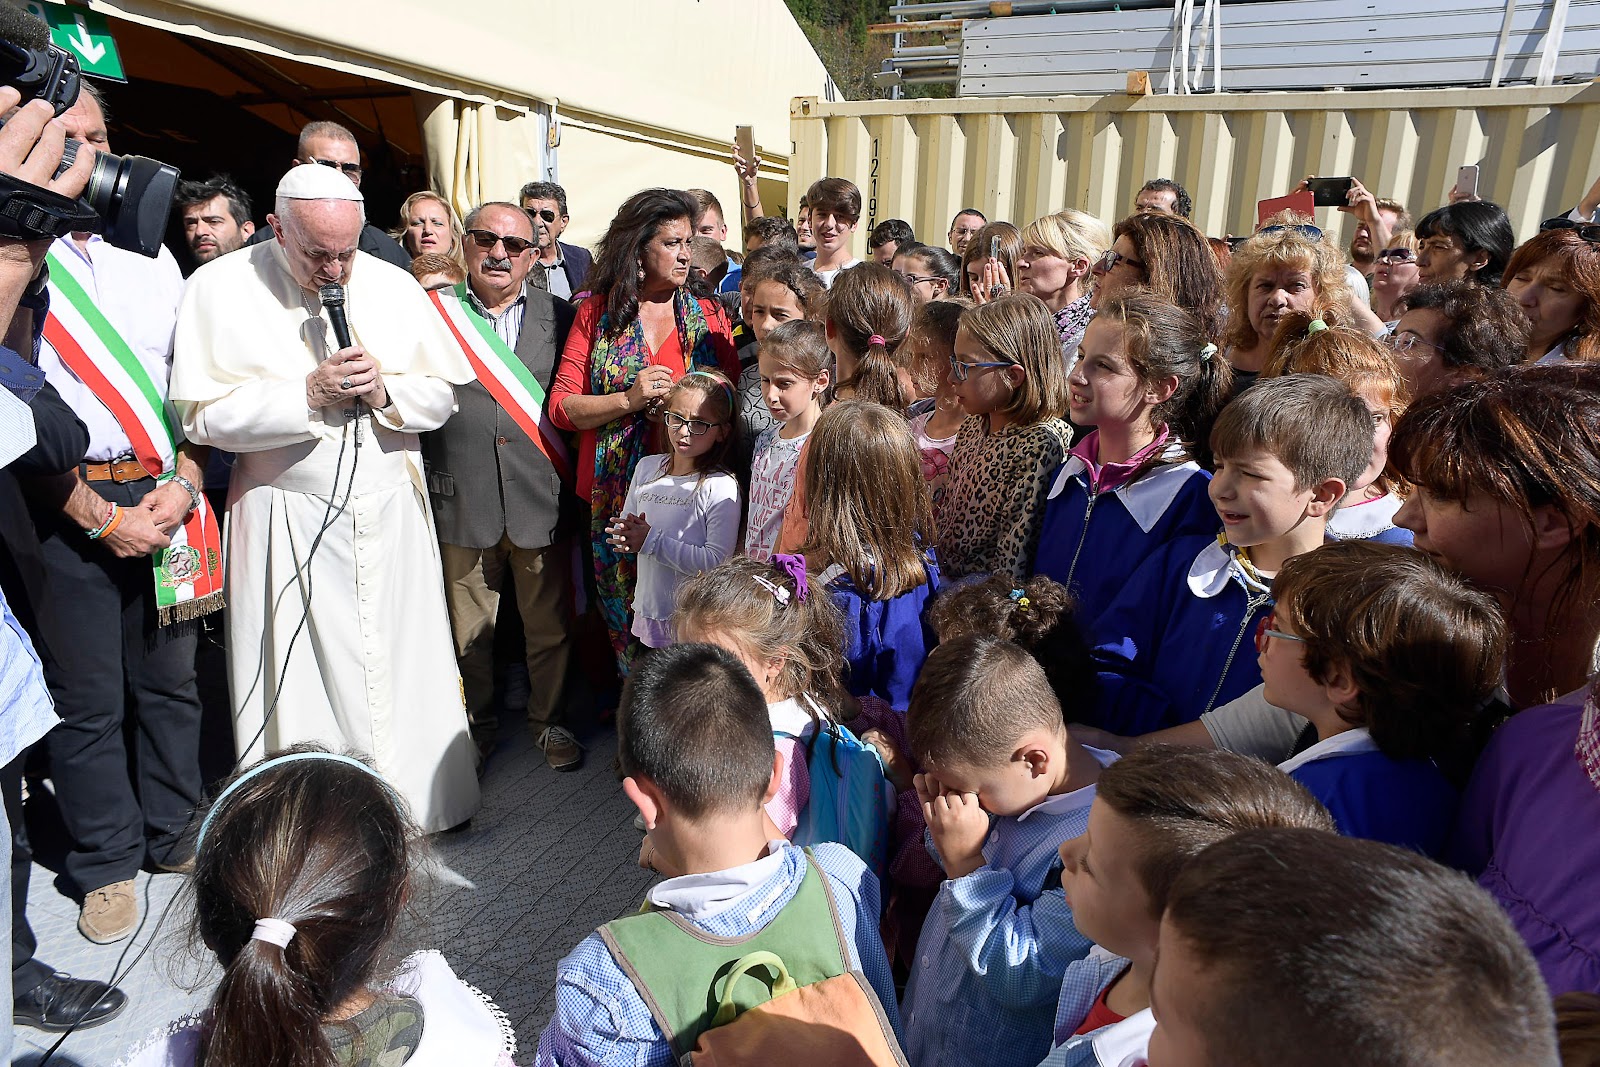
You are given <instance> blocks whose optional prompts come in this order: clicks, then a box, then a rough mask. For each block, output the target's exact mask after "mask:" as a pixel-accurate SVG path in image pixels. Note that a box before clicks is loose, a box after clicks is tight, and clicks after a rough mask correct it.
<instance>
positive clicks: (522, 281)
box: [422, 202, 583, 770]
mask: <svg viewBox="0 0 1600 1067" xmlns="http://www.w3.org/2000/svg"><path fill="white" fill-rule="evenodd" d="M465 230H466V238H465V240H464V241H463V242H462V250H463V253H464V255H465V258H466V262H467V299H466V304H467V306H468V307H469V308H471V310H472V311H473V312H474V313H476V314H477V315H479V316H480V317H482V318H483V319H484V320H486V321H487V322H488V323H489V325H490V326H491V327H492V328H493V330H494V332H495V335H496V336H498V337H499V338H500V340H501V341H503V342H505V345H506V347H507V348H509V349H511V351H512V352H514V353H515V354H516V356H517V358H518V359H520V360H521V361H522V363H523V365H524V366H525V367H527V368H528V371H529V372H530V373H531V374H532V375H533V376H534V378H536V379H537V380H538V382H539V386H540V387H541V388H542V389H543V390H544V391H545V393H546V394H548V393H549V391H550V386H551V382H552V379H553V378H554V377H555V368H556V363H557V361H558V360H559V359H560V356H561V349H562V347H563V346H565V344H566V341H567V331H568V330H569V329H570V328H571V326H572V320H573V318H574V317H575V315H576V312H575V311H574V309H573V307H572V305H571V304H569V303H567V302H566V301H565V300H560V299H557V298H556V297H554V296H552V295H551V294H550V293H549V292H548V291H547V290H546V289H545V272H544V271H543V270H537V269H535V264H536V263H537V262H538V257H537V253H536V251H535V248H536V245H537V241H538V238H537V237H536V236H535V232H534V223H533V218H532V217H531V216H530V215H529V214H528V212H527V211H525V210H523V209H522V208H521V207H519V206H518V205H516V204H510V203H504V202H495V203H488V204H483V205H480V206H479V207H477V208H475V209H474V210H473V211H472V212H471V213H470V214H469V215H468V216H467V218H466V223H465ZM456 404H457V410H456V414H455V415H454V416H453V417H452V418H451V419H450V421H449V422H447V423H445V424H444V426H442V427H441V428H439V429H437V430H434V431H433V432H432V433H429V434H425V435H424V436H423V440H422V451H423V456H424V457H425V458H426V460H427V464H428V490H429V495H430V497H431V498H432V500H433V514H434V525H435V527H436V529H437V530H438V534H439V555H440V559H441V560H442V562H443V564H444V585H445V600H446V602H447V603H448V604H449V607H450V626H451V630H452V631H453V635H454V638H455V646H456V662H457V665H458V667H459V668H460V670H461V681H462V687H463V690H464V693H465V695H466V701H467V718H468V721H469V722H470V723H471V724H472V732H473V735H474V738H475V739H476V741H477V743H478V746H479V749H480V751H485V752H486V751H487V750H488V748H489V747H490V746H491V745H492V744H493V741H494V737H495V734H496V732H497V731H498V729H499V717H498V715H497V708H496V707H495V700H494V688H495V686H494V629H495V619H496V616H497V615H498V613H499V607H500V591H501V589H502V588H503V587H504V586H505V584H506V580H507V578H508V577H509V579H510V585H511V588H512V591H514V592H515V595H516V603H517V608H518V611H519V613H520V614H521V616H522V628H523V631H524V634H525V639H526V646H525V652H526V661H527V666H528V689H529V695H528V703H527V709H526V710H527V715H528V725H529V726H530V727H531V728H532V730H533V733H534V738H535V740H536V741H537V742H538V744H539V746H540V747H541V748H543V749H544V754H545V760H546V761H547V762H548V763H549V764H550V766H552V767H554V768H555V769H556V770H574V769H576V768H577V767H578V765H579V764H580V763H581V762H582V761H583V751H582V749H581V748H579V746H578V743H577V740H576V739H575V738H574V737H573V736H572V734H570V733H569V732H568V731H567V730H566V728H565V727H564V725H563V721H564V715H563V712H564V708H563V703H562V699H561V698H562V691H563V688H564V686H563V683H564V681H565V678H566V673H567V663H568V660H569V659H570V658H571V652H572V644H571V641H570V639H569V638H568V635H567V620H568V618H569V616H570V614H571V588H570V583H569V577H570V542H569V541H568V538H569V537H570V536H571V534H572V532H573V529H574V527H573V523H574V521H575V519H576V512H575V511H574V510H573V504H574V503H575V500H574V498H573V496H572V492H571V487H570V486H568V485H564V484H563V482H562V479H561V476H560V475H559V474H558V473H557V472H556V468H555V466H554V465H553V464H552V463H551V461H550V459H549V457H548V456H546V455H545V453H544V452H543V451H542V450H541V449H540V448H539V447H538V446H537V445H536V444H535V443H534V442H533V440H532V439H531V438H529V437H528V435H527V434H526V433H525V432H524V431H523V430H522V428H521V427H520V426H519V425H518V424H517V422H516V421H515V420H514V419H513V418H512V417H511V416H510V414H509V413H507V411H506V410H505V409H504V408H503V407H501V406H500V404H499V403H498V402H496V400H495V398H494V397H493V396H492V395H491V394H490V392H489V390H488V389H487V388H485V387H484V386H483V385H482V384H481V383H479V382H469V383H468V384H466V385H463V386H458V387H457V388H456Z"/></svg>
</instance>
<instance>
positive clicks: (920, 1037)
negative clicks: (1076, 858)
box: [900, 748, 1117, 1067]
mask: <svg viewBox="0 0 1600 1067" xmlns="http://www.w3.org/2000/svg"><path fill="white" fill-rule="evenodd" d="M1087 751H1088V752H1089V753H1090V754H1091V755H1092V756H1094V758H1095V760H1096V761H1097V762H1098V763H1099V764H1100V765H1101V766H1102V767H1104V766H1109V765H1110V764H1111V763H1112V762H1114V761H1115V760H1116V758H1117V757H1116V754H1115V753H1112V752H1104V751H1101V750H1099V749H1093V748H1091V749H1088V750H1087ZM1093 800H1094V786H1092V785H1090V786H1084V787H1083V788H1082V789H1075V790H1073V791H1072V792H1070V793H1063V794H1061V795H1060V796H1053V797H1049V798H1047V799H1046V800H1044V801H1043V802H1042V803H1040V804H1038V805H1035V806H1034V807H1032V808H1029V809H1028V810H1027V811H1025V812H1023V813H1022V814H1021V815H1018V816H1015V817H1014V818H1011V817H1008V818H996V819H994V820H993V821H992V824H991V828H990V830H989V837H988V840H987V841H985V842H984V846H983V858H984V865H983V866H982V867H979V868H978V869H977V870H975V871H973V872H972V873H971V874H968V875H965V876H963V877H961V878H947V879H946V880H945V881H944V883H943V884H942V885H940V887H939V893H938V895H937V896H936V897H934V901H933V907H932V908H930V909H929V911H928V917H927V920H926V921H925V922H924V923H923V925H922V936H921V937H919V938H918V939H917V955H916V959H914V960H913V961H912V963H911V978H910V981H909V982H908V983H907V985H906V994H905V999H904V1000H902V1001H901V1005H900V1006H901V1017H902V1019H903V1020H904V1023H905V1044H904V1047H905V1051H906V1058H907V1060H909V1061H910V1063H911V1065H912V1067H940V1065H944V1064H967V1063H981V1064H984V1065H985V1067H1033V1065H1034V1064H1036V1063H1038V1062H1039V1060H1040V1058H1041V1057H1042V1056H1044V1054H1045V1053H1046V1052H1048V1051H1049V1050H1050V1044H1051V1042H1050V1036H1051V1024H1052V1021H1053V1020H1054V1018H1055V1009H1056V1000H1057V998H1058V997H1059V996H1060V994H1061V976H1062V974H1063V972H1065V970H1066V968H1067V964H1069V963H1071V962H1072V961H1073V960H1075V959H1081V958H1082V957H1083V956H1085V955H1087V954H1088V952H1089V946H1090V942H1089V939H1088V938H1086V937H1084V936H1083V935H1082V934H1080V933H1079V932H1078V928H1077V927H1076V926H1074V925H1073V922H1072V909H1071V908H1070V907H1069V906H1068V905H1067V898H1066V894H1065V893H1063V892H1062V889H1061V857H1060V856H1059V854H1058V853H1057V851H1056V850H1057V849H1058V848H1060V846H1061V842H1063V841H1065V840H1066V839H1067V838H1069V837H1077V836H1078V835H1079V834H1081V833H1083V831H1084V829H1085V827H1087V826H1088V824H1089V806H1090V804H1091V803H1092V802H1093ZM927 846H928V850H929V852H935V849H934V846H933V840H932V835H931V834H929V836H928V841H927ZM936 858H937V857H936Z"/></svg>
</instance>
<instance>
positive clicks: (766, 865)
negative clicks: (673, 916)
mask: <svg viewBox="0 0 1600 1067" xmlns="http://www.w3.org/2000/svg"><path fill="white" fill-rule="evenodd" d="M788 844H789V842H787V841H783V840H773V841H768V842H767V852H766V855H764V856H762V857H761V858H760V859H758V860H755V861H753V862H751V863H742V864H740V865H739V866H737V867H729V868H728V869H727V870H725V871H710V872H707V873H705V874H684V875H679V876H678V877H677V878H668V879H667V880H666V881H664V882H662V883H661V884H660V885H657V886H656V887H655V888H653V889H651V890H650V892H649V893H647V894H645V898H646V899H647V900H649V901H650V903H652V904H654V905H655V906H656V907H658V908H666V909H667V910H668V911H673V912H676V913H677V914H679V915H682V916H683V917H684V918H685V919H710V918H712V917H713V916H716V915H721V914H722V913H723V912H725V911H727V910H728V909H729V908H731V907H733V906H734V905H735V904H736V903H738V902H739V901H740V900H741V899H742V898H744V897H746V896H748V895H749V894H750V891H751V890H753V889H755V888H756V887H757V886H760V885H765V884H766V883H767V882H769V881H771V880H772V879H773V878H776V877H777V876H778V872H779V871H781V870H783V850H784V847H785V846H786V845H788ZM765 906H766V902H765V901H763V902H762V903H761V904H758V905H757V906H756V907H755V908H753V909H752V912H751V920H750V921H751V922H754V921H755V916H756V915H757V914H759V913H760V912H761V911H762V909H763V908H764V907H765Z"/></svg>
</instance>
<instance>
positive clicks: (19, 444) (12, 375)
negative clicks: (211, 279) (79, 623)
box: [0, 87, 127, 1060]
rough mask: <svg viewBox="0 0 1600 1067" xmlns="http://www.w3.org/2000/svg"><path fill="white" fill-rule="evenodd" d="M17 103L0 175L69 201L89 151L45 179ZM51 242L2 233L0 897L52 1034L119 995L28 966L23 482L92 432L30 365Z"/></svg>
mask: <svg viewBox="0 0 1600 1067" xmlns="http://www.w3.org/2000/svg"><path fill="white" fill-rule="evenodd" d="M18 100H19V96H18V93H17V91H16V90H15V89H12V88H9V87H6V88H0V113H6V124H5V126H4V127H0V173H4V174H7V175H9V176H11V177H12V178H15V179H17V180H18V181H23V182H27V183H29V184H32V185H38V186H42V187H44V188H47V189H50V190H51V191H53V192H57V193H60V194H62V195H65V196H70V197H76V196H77V195H78V194H80V193H81V192H82V191H83V188H84V185H85V183H86V182H87V180H88V176H89V169H90V164H91V162H92V161H93V158H94V157H93V155H92V154H90V153H87V152H86V153H83V154H82V155H81V156H80V157H79V158H78V159H77V161H76V162H75V164H74V165H73V166H72V167H71V168H70V169H68V170H67V171H65V172H63V173H62V174H61V175H60V176H59V177H53V175H54V174H55V170H56V167H57V165H58V164H59V163H60V162H61V153H62V146H63V143H64V141H65V138H66V128H65V126H64V125H63V124H62V123H61V122H58V121H53V118H54V112H53V111H52V109H51V107H50V105H49V104H47V103H45V102H43V101H32V102H30V103H29V104H27V105H26V106H25V107H22V108H18V107H17V103H18ZM49 245H50V242H49V241H48V240H45V241H34V242H27V241H21V240H16V239H9V238H0V318H3V319H4V321H5V323H6V330H5V347H3V348H0V381H3V382H4V383H5V385H6V388H5V389H4V390H0V441H5V442H7V443H8V446H4V447H0V764H3V770H0V792H3V794H4V799H5V808H6V815H7V819H6V821H5V822H3V823H0V835H3V838H4V841H6V842H9V844H10V852H11V879H10V882H9V884H7V883H0V886H4V888H0V894H3V893H6V892H9V894H10V896H11V959H12V969H11V971H10V972H9V974H10V983H11V986H12V993H13V998H14V1012H13V1017H14V1018H15V1019H16V1020H17V1021H18V1022H23V1023H27V1024H29V1025H32V1026H37V1027H40V1028H41V1029H47V1030H58V1031H59V1030H63V1029H65V1028H66V1027H68V1026H70V1025H73V1024H77V1025H79V1026H94V1025H97V1024H99V1023H103V1022H105V1021H107V1020H108V1019H110V1018H112V1017H113V1016H114V1015H116V1014H117V1013H118V1012H120V1011H121V1010H122V1008H123V1006H124V1005H125V1004H126V1003H127V997H126V995H124V994H123V993H122V991H121V990H118V989H113V988H112V987H111V986H109V985H107V984H106V983H104V982H97V981H92V980H89V979H80V978H73V977H72V976H70V975H67V974H62V973H60V972H58V971H56V969H55V968H53V967H51V966H49V965H48V964H45V963H42V962H40V961H39V960H36V959H34V958H33V951H34V948H35V941H34V936H33V931H32V929H31V928H30V927H29V925H28V920H27V914H26V909H27V902H28V875H29V872H30V868H31V866H32V856H31V855H30V853H29V851H28V846H27V840H26V837H25V836H24V835H23V833H22V795H21V785H22V763H23V758H24V757H23V755H22V753H23V752H24V751H25V750H26V749H27V747H28V746H29V745H31V744H32V743H33V742H35V741H37V740H38V739H39V738H40V737H41V736H43V735H44V734H45V733H46V732H47V731H48V730H49V729H50V728H51V727H52V726H54V725H55V724H56V721H57V720H56V716H55V712H54V711H53V710H52V706H51V701H50V697H49V694H48V692H47V690H46V688H45V683H44V675H43V672H42V670H41V668H40V665H39V658H38V654H37V653H36V652H35V650H34V646H35V644H38V645H41V646H42V645H43V644H44V643H45V641H46V640H47V639H48V638H49V636H50V634H51V632H52V631H51V627H52V625H53V622H54V615H53V613H52V612H51V609H50V598H49V591H48V587H47V582H46V577H45V573H44V565H43V561H42V559H41V558H40V551H39V540H38V537H37V535H36V533H35V532H34V528H33V523H32V521H31V519H30V518H29V516H28V509H27V506H26V504H25V502H24V499H23V496H22V488H21V484H20V482H19V479H20V478H36V477H44V476H53V475H59V474H61V473H63V472H67V471H71V470H72V469H73V467H75V466H76V465H77V463H78V460H79V459H80V458H81V457H82V455H83V452H84V449H85V448H87V447H88V444H89V433H88V430H86V429H85V428H84V425H83V423H82V422H80V421H79V420H78V418H77V417H76V416H75V415H73V413H72V409H71V408H69V407H67V405H66V404H65V403H64V402H63V401H62V400H61V397H60V395H59V394H57V393H56V391H55V389H54V388H52V387H51V386H50V384H49V383H48V382H46V381H44V379H43V375H42V372H40V371H39V369H38V368H37V366H36V365H35V363H34V353H35V341H36V339H37V336H38V332H37V331H38V328H39V327H40V326H42V319H43V311H44V307H45V301H46V299H47V298H46V297H45V295H44V286H43V278H42V272H41V271H40V269H39V268H40V265H41V264H42V263H43V262H44V257H45V252H46V251H47V249H48V248H49ZM36 313H37V314H36ZM30 442H31V443H30ZM30 636H31V638H32V639H31V640H30ZM13 835H14V836H13ZM3 982H4V979H0V984H3ZM4 1033H5V1034H6V1038H5V1040H4V1042H3V1043H0V1060H9V1059H10V1051H11V1050H10V1033H11V1031H10V1028H9V1027H8V1028H6V1029H5V1031H4Z"/></svg>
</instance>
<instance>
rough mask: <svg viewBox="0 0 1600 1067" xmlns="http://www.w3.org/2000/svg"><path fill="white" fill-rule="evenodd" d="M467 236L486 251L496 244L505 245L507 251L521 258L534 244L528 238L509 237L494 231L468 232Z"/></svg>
mask: <svg viewBox="0 0 1600 1067" xmlns="http://www.w3.org/2000/svg"><path fill="white" fill-rule="evenodd" d="M467 236H468V237H470V238H472V243H473V244H475V245H477V246H478V247H479V248H481V249H483V250H484V251H488V250H489V249H491V248H493V247H494V246H495V245H496V244H504V245H505V246H506V251H507V252H508V253H509V254H511V255H513V256H520V255H522V253H524V252H526V251H527V250H528V249H530V248H532V247H533V242H532V241H530V240H528V239H527V238H526V237H507V236H505V235H503V234H498V233H495V232H494V231H493V230H468V231H467Z"/></svg>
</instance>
